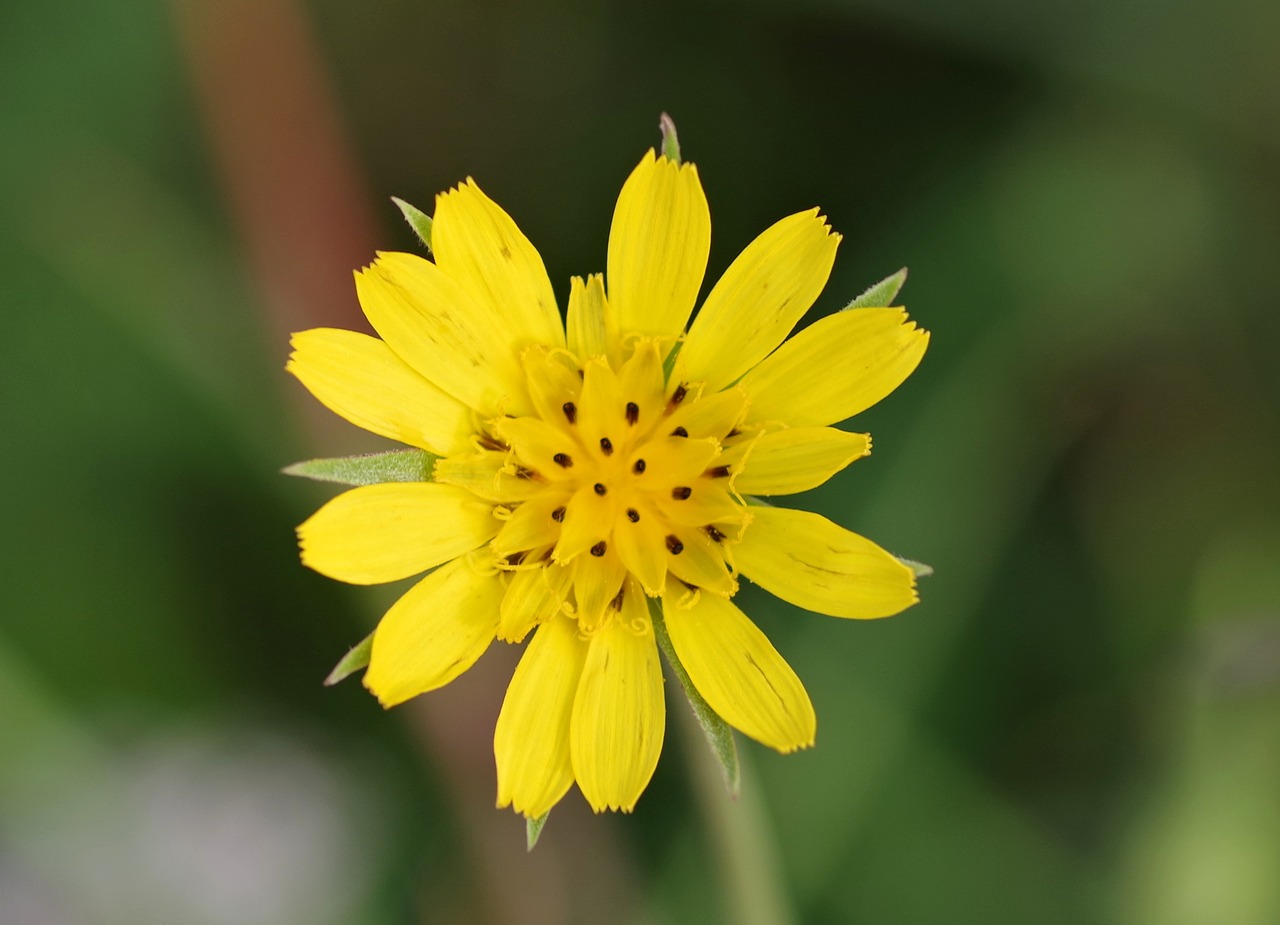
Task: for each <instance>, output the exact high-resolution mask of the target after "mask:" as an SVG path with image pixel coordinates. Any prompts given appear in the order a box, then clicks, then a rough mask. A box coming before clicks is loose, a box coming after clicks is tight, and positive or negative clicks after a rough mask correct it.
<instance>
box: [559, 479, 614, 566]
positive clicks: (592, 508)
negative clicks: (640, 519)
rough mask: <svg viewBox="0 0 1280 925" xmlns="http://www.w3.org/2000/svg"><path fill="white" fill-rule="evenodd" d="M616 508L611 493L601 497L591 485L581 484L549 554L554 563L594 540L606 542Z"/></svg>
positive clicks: (587, 546) (581, 549) (587, 548)
mask: <svg viewBox="0 0 1280 925" xmlns="http://www.w3.org/2000/svg"><path fill="white" fill-rule="evenodd" d="M617 511H618V505H617V497H616V495H615V494H614V493H612V492H610V493H609V494H606V495H604V496H603V497H602V496H600V495H597V494H596V493H595V490H594V488H593V486H590V485H583V486H582V487H581V488H579V489H578V490H577V491H576V492H574V493H573V497H572V498H570V499H569V504H568V506H567V508H566V510H565V515H564V523H562V524H561V525H560V540H559V542H557V543H556V548H555V551H554V552H552V554H551V555H552V558H554V559H555V561H557V562H569V561H571V560H572V559H573V558H574V557H575V556H577V555H580V554H582V553H585V552H587V550H589V549H591V548H592V547H593V546H595V545H596V544H597V543H601V542H604V543H605V544H606V545H607V543H608V540H609V534H610V531H612V530H613V523H614V518H616V517H617Z"/></svg>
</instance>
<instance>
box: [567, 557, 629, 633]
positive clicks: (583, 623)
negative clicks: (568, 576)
mask: <svg viewBox="0 0 1280 925" xmlns="http://www.w3.org/2000/svg"><path fill="white" fill-rule="evenodd" d="M572 569H573V597H574V601H575V603H576V604H577V617H578V626H579V627H580V628H581V629H582V631H583V632H584V633H589V632H591V631H593V630H594V629H595V628H596V627H598V626H600V624H602V623H603V622H604V619H605V616H606V615H607V614H608V613H609V608H610V607H611V605H612V604H613V601H614V599H615V598H617V596H618V592H619V591H621V590H622V579H623V578H625V577H626V575H627V567H626V566H625V565H623V563H622V560H621V559H620V558H618V554H617V552H615V551H614V550H613V549H612V548H610V549H607V550H606V551H605V553H604V555H602V556H594V555H592V556H578V557H577V558H575V559H574V560H573V565H572Z"/></svg>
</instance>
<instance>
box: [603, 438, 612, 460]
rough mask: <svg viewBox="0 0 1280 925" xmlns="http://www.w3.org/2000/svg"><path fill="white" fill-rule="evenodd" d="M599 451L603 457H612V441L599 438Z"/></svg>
mask: <svg viewBox="0 0 1280 925" xmlns="http://www.w3.org/2000/svg"><path fill="white" fill-rule="evenodd" d="M600 451H601V452H602V453H604V455H605V456H612V455H613V441H612V440H610V439H609V438H608V437H601V438H600Z"/></svg>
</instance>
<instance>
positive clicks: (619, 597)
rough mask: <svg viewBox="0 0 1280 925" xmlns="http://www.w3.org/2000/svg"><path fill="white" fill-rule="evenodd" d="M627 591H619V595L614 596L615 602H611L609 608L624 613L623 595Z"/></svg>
mask: <svg viewBox="0 0 1280 925" xmlns="http://www.w3.org/2000/svg"><path fill="white" fill-rule="evenodd" d="M625 591H626V589H625V588H622V589H619V591H618V593H617V594H615V595H614V597H613V600H612V601H610V602H609V606H610V607H612V608H613V609H614V610H616V611H618V612H619V613H621V612H622V595H623V593H624V592H625Z"/></svg>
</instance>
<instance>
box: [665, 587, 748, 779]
mask: <svg viewBox="0 0 1280 925" xmlns="http://www.w3.org/2000/svg"><path fill="white" fill-rule="evenodd" d="M649 616H650V617H652V618H653V634H654V635H655V636H656V637H657V639H658V646H659V648H661V649H662V654H663V655H665V656H666V657H667V663H668V664H669V665H670V666H671V670H672V671H674V672H675V674H676V679H677V680H679V682H680V687H681V688H683V690H684V695H685V697H686V698H688V700H689V706H690V707H692V708H693V715H694V716H696V717H697V718H698V723H699V725H701V726H702V733H703V735H705V736H706V737H707V744H708V745H710V746H711V753H712V754H713V755H715V757H716V761H717V762H719V764H720V773H721V775H722V776H723V777H724V785H725V787H726V788H728V790H729V796H731V797H733V798H734V799H735V800H736V799H737V798H738V793H739V791H740V790H741V786H742V780H741V774H740V772H739V769H738V746H737V745H736V744H735V743H734V740H733V730H732V729H730V728H729V724H728V723H726V722H725V721H724V720H723V719H721V718H720V714H719V713H717V712H716V711H715V710H713V709H711V705H710V704H708V703H707V702H706V701H705V700H703V699H702V695H701V694H699V693H698V689H697V688H696V687H694V686H693V681H691V680H690V679H689V673H688V672H687V671H685V670H684V665H682V664H680V657H679V656H678V655H676V650H675V647H674V646H673V645H672V644H671V637H670V636H669V635H668V634H667V623H666V621H665V620H664V619H663V617H662V602H661V601H660V600H658V599H657V598H652V597H651V598H649Z"/></svg>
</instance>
